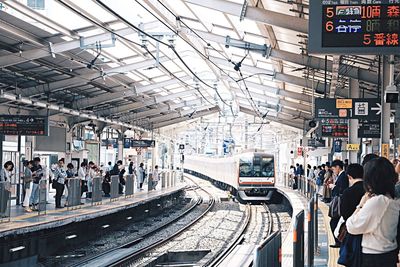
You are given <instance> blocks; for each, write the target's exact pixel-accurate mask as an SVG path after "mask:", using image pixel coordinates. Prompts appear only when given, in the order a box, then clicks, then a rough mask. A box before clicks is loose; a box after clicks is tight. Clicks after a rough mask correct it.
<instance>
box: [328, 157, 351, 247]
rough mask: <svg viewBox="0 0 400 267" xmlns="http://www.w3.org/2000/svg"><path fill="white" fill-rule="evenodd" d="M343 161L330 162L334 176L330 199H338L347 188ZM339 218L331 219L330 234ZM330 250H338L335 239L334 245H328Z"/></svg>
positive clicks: (347, 180)
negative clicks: (334, 180)
mask: <svg viewBox="0 0 400 267" xmlns="http://www.w3.org/2000/svg"><path fill="white" fill-rule="evenodd" d="M343 165H344V164H343V161H341V160H334V161H333V162H332V170H333V173H334V174H335V175H336V177H337V178H336V182H335V183H334V184H330V185H329V187H330V188H331V189H332V198H334V197H340V196H341V195H342V194H343V191H344V190H345V189H346V188H348V187H349V179H348V178H347V176H346V173H345V172H344V170H343ZM339 219H340V218H331V221H330V223H329V224H330V227H331V230H332V233H334V232H335V229H336V226H337V224H338V223H339ZM330 247H332V248H339V247H340V242H339V240H338V239H337V238H336V237H335V244H333V245H330Z"/></svg>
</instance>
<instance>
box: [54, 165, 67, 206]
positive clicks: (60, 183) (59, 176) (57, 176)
mask: <svg viewBox="0 0 400 267" xmlns="http://www.w3.org/2000/svg"><path fill="white" fill-rule="evenodd" d="M64 164H65V160H64V158H61V159H59V160H58V163H57V166H56V168H55V170H54V180H53V183H55V185H54V186H55V188H56V209H61V208H63V206H61V197H62V195H63V193H64V187H65V181H66V179H67V173H66V171H65V170H64V169H63V168H64Z"/></svg>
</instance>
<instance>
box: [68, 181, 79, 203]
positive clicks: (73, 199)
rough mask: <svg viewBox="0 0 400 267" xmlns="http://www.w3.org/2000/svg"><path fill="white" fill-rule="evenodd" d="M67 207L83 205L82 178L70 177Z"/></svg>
mask: <svg viewBox="0 0 400 267" xmlns="http://www.w3.org/2000/svg"><path fill="white" fill-rule="evenodd" d="M67 202H68V205H67V209H68V210H72V209H76V208H79V207H80V205H81V179H80V178H70V179H68V198H67Z"/></svg>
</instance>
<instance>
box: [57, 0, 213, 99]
mask: <svg viewBox="0 0 400 267" xmlns="http://www.w3.org/2000/svg"><path fill="white" fill-rule="evenodd" d="M58 1H60V2H61V3H63V2H62V1H61V0H58ZM96 2H98V3H99V4H100V5H101V6H103V7H104V8H105V9H106V10H108V11H109V12H110V13H111V14H113V15H114V16H115V17H117V18H119V19H121V20H123V21H124V22H125V23H126V24H128V25H129V26H132V27H133V28H134V29H135V30H137V31H139V32H141V33H142V34H144V35H146V36H148V37H150V38H151V39H153V40H154V41H156V42H160V43H162V44H164V45H166V46H168V47H170V44H167V43H165V42H163V41H162V40H159V39H157V38H155V37H153V36H151V35H148V34H147V33H146V32H144V31H143V30H141V29H139V28H137V27H136V26H134V25H132V24H131V23H129V22H127V21H126V20H124V19H123V18H121V17H120V16H119V15H118V14H117V13H115V12H114V11H113V10H112V9H110V8H109V7H107V5H105V4H104V3H101V1H96ZM63 4H64V5H65V6H66V7H67V8H69V9H71V10H72V11H74V12H75V13H77V14H78V15H80V16H82V17H84V18H87V17H86V16H85V15H84V14H82V13H80V12H79V11H78V10H76V9H74V8H73V7H70V6H69V5H67V4H65V3H63ZM87 19H88V20H90V21H92V22H93V23H95V24H96V25H97V26H99V27H101V28H102V29H104V30H106V31H108V32H110V33H113V34H115V36H117V37H119V38H121V39H122V40H125V41H127V42H129V43H132V44H135V45H137V46H139V47H141V48H142V49H144V50H146V52H147V53H148V54H149V55H150V56H151V57H152V58H153V59H154V60H157V58H156V57H155V56H154V54H152V53H151V52H150V50H149V49H148V48H147V47H146V46H143V45H142V44H139V43H137V42H135V41H133V40H130V39H128V38H126V37H125V36H123V35H121V34H118V33H115V32H114V31H113V30H111V29H109V28H107V27H104V26H103V25H101V24H99V23H96V22H94V21H93V20H91V19H90V18H87ZM159 64H160V66H162V68H163V69H164V70H165V71H167V72H168V73H169V74H170V75H171V76H173V77H174V78H175V79H177V80H178V81H180V82H181V83H182V84H183V85H184V86H186V87H188V88H192V89H195V90H197V92H199V94H200V95H201V97H202V98H204V100H205V101H207V102H208V103H210V104H211V105H214V104H213V103H211V102H210V101H209V100H208V99H207V97H205V96H204V95H203V94H202V93H201V91H200V90H199V89H198V88H196V87H195V86H192V85H190V84H188V83H186V82H184V81H183V80H182V79H180V78H178V77H177V76H176V75H175V74H173V72H172V71H170V70H168V68H167V67H165V65H163V64H162V63H161V62H160V63H159Z"/></svg>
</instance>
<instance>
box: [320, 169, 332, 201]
mask: <svg viewBox="0 0 400 267" xmlns="http://www.w3.org/2000/svg"><path fill="white" fill-rule="evenodd" d="M330 184H333V172H332V170H331V165H330V163H329V162H327V163H326V164H325V174H324V183H323V186H324V187H323V190H322V201H323V202H325V203H329V202H330V201H331V198H332V189H331V188H330Z"/></svg>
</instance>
